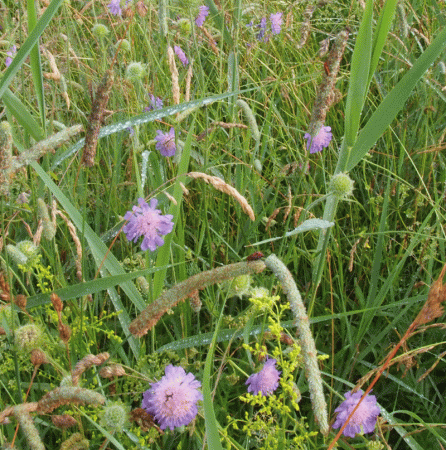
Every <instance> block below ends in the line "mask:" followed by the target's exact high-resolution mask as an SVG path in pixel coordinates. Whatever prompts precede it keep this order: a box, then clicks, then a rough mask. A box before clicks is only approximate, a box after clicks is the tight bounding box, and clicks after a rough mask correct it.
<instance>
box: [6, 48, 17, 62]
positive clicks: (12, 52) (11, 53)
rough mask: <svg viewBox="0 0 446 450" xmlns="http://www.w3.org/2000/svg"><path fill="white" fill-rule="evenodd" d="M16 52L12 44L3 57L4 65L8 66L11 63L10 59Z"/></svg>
mask: <svg viewBox="0 0 446 450" xmlns="http://www.w3.org/2000/svg"><path fill="white" fill-rule="evenodd" d="M16 53H17V46H16V45H13V46H12V47H11V48H10V49H9V50H8V51H7V52H6V54H7V55H8V56H7V57H6V59H5V65H6V67H9V66H10V65H11V63H12V59H13V58H14V55H15V54H16Z"/></svg>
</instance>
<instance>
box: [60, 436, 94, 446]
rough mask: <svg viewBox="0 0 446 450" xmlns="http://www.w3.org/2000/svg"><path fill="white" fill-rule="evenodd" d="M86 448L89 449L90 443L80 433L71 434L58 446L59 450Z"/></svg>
mask: <svg viewBox="0 0 446 450" xmlns="http://www.w3.org/2000/svg"><path fill="white" fill-rule="evenodd" d="M88 448H90V442H89V441H88V440H87V439H86V438H85V437H84V436H83V435H82V434H80V433H73V434H72V435H71V436H70V437H69V438H68V439H67V440H66V441H64V442H62V445H61V446H60V450H87V449H88Z"/></svg>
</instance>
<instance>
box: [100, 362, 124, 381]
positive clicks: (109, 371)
mask: <svg viewBox="0 0 446 450" xmlns="http://www.w3.org/2000/svg"><path fill="white" fill-rule="evenodd" d="M125 374H126V372H125V369H124V367H122V366H121V364H110V365H109V366H105V367H102V369H101V370H100V371H99V375H100V376H101V377H102V378H109V379H111V378H115V377H122V376H124V375H125Z"/></svg>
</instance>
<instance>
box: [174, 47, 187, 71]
mask: <svg viewBox="0 0 446 450" xmlns="http://www.w3.org/2000/svg"><path fill="white" fill-rule="evenodd" d="M173 50H174V51H175V54H176V55H177V56H178V59H179V60H180V61H181V62H182V63H183V66H187V65H188V64H189V60H188V59H187V57H186V54H185V53H184V52H183V50H181V47H178V45H174V46H173Z"/></svg>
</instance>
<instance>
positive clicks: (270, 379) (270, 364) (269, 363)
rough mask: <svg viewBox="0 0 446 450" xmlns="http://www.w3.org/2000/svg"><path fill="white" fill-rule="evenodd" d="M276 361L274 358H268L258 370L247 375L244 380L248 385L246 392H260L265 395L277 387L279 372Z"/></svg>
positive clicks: (255, 393)
mask: <svg viewBox="0 0 446 450" xmlns="http://www.w3.org/2000/svg"><path fill="white" fill-rule="evenodd" d="M276 363H277V361H276V360H275V359H269V358H268V359H267V360H266V362H265V364H264V365H263V367H262V370H261V371H260V372H257V373H253V374H252V375H250V376H249V378H248V379H247V380H246V382H245V384H246V385H248V392H252V393H253V394H254V395H257V394H258V393H259V392H260V393H261V394H262V395H263V396H264V397H267V396H268V395H271V394H272V393H273V392H274V391H275V390H276V389H277V388H278V387H279V378H280V372H279V371H278V370H277V369H276Z"/></svg>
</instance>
